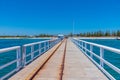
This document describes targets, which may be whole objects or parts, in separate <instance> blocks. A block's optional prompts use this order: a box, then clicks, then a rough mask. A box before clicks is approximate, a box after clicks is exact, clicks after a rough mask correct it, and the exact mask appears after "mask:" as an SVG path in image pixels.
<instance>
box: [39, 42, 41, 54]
mask: <svg viewBox="0 0 120 80" xmlns="http://www.w3.org/2000/svg"><path fill="white" fill-rule="evenodd" d="M40 54H41V43H40V44H39V55H40Z"/></svg>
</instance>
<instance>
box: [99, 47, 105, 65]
mask: <svg viewBox="0 0 120 80" xmlns="http://www.w3.org/2000/svg"><path fill="white" fill-rule="evenodd" d="M100 58H101V59H103V58H104V49H103V48H101V47H100ZM101 59H100V66H101V67H104V62H103V60H101Z"/></svg>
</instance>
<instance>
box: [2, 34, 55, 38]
mask: <svg viewBox="0 0 120 80" xmlns="http://www.w3.org/2000/svg"><path fill="white" fill-rule="evenodd" d="M11 37H12V38H14V37H15V38H16V37H18V38H34V37H36V38H38V37H53V35H49V34H39V35H32V36H30V35H0V38H11Z"/></svg>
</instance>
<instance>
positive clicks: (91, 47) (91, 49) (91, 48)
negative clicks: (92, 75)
mask: <svg viewBox="0 0 120 80" xmlns="http://www.w3.org/2000/svg"><path fill="white" fill-rule="evenodd" d="M90 52H91V53H90V57H91V58H93V54H92V52H93V46H92V45H90Z"/></svg>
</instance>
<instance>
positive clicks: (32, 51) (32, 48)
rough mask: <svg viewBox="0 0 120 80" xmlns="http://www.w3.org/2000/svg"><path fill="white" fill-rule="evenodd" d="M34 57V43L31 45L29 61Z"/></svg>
mask: <svg viewBox="0 0 120 80" xmlns="http://www.w3.org/2000/svg"><path fill="white" fill-rule="evenodd" d="M33 58H34V45H32V46H31V61H32V60H33Z"/></svg>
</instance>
